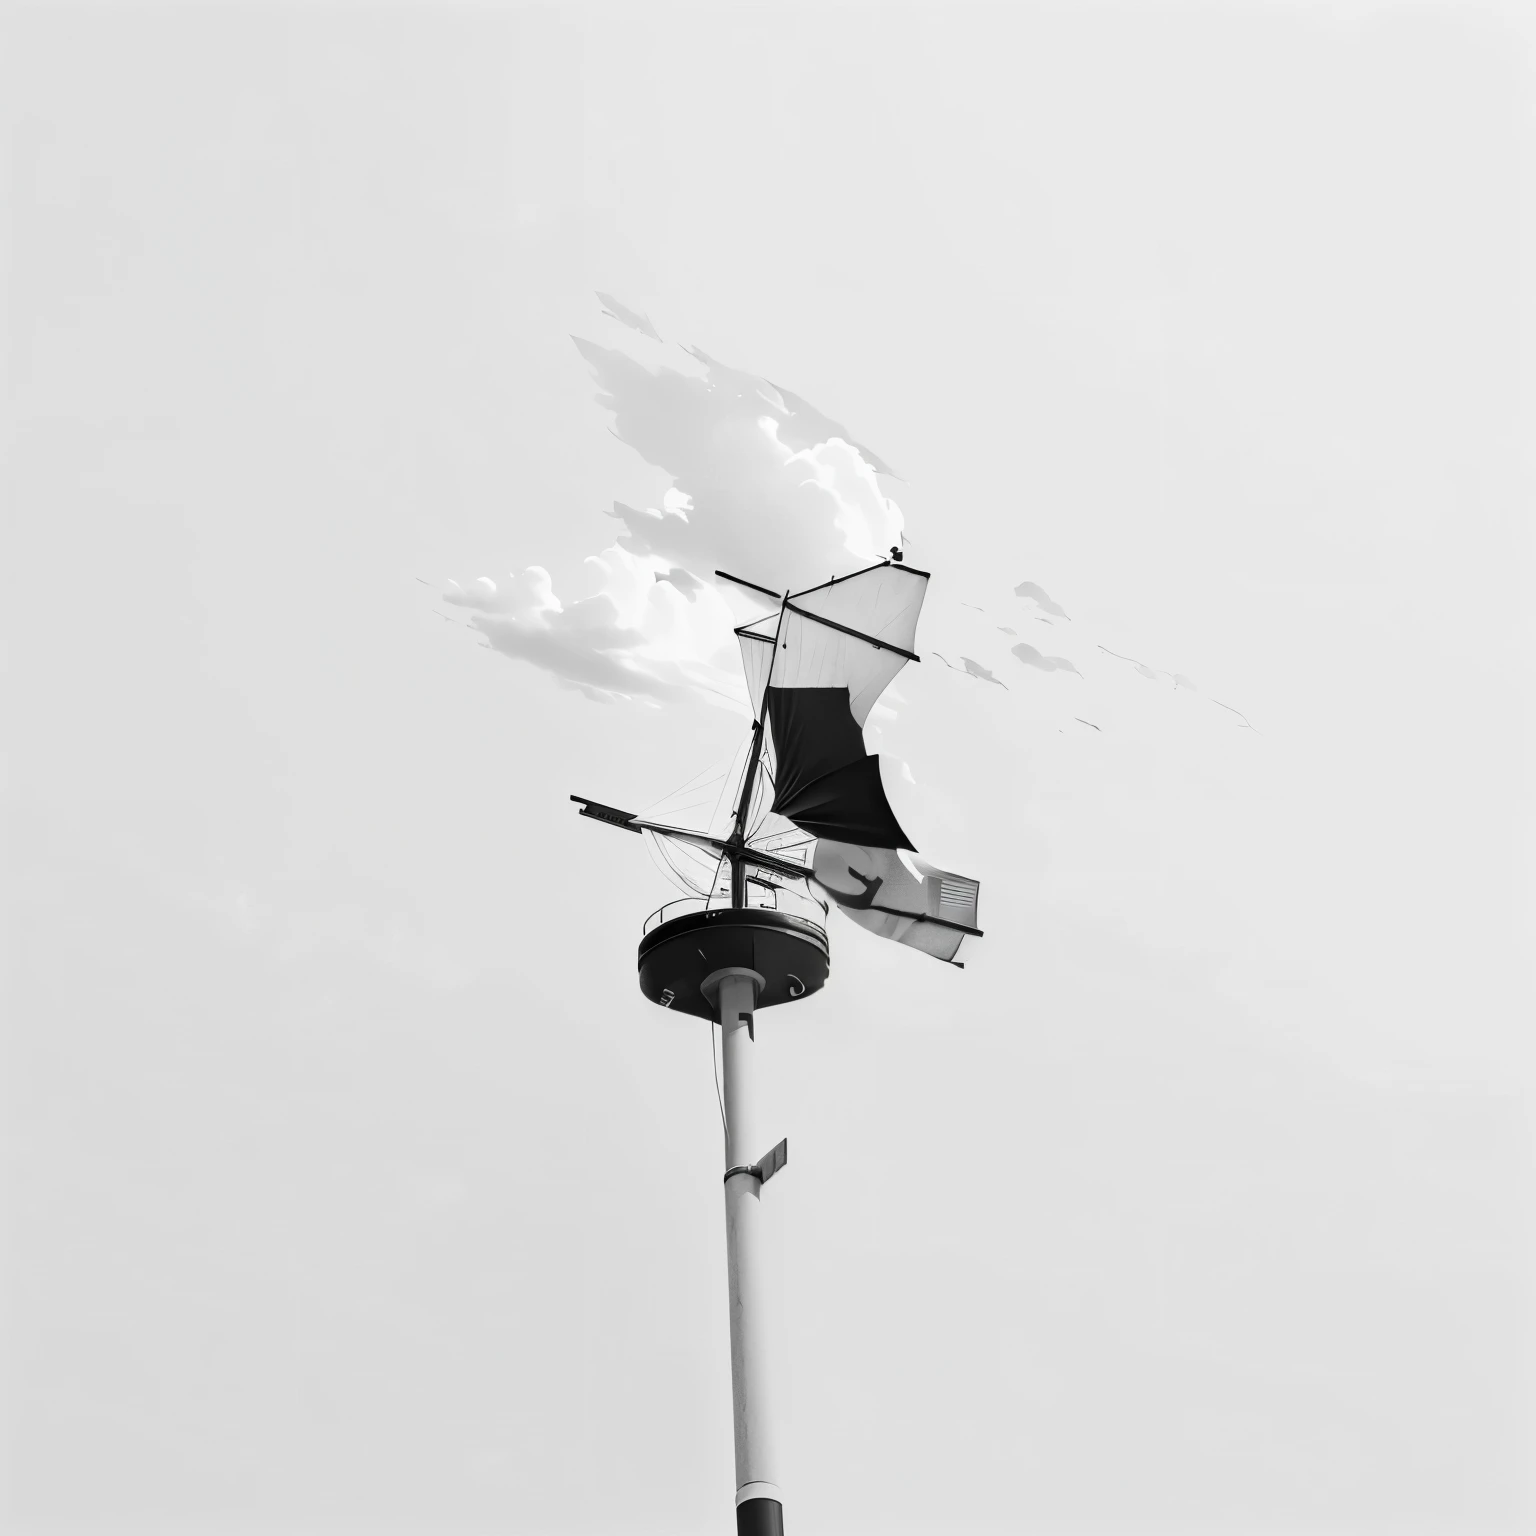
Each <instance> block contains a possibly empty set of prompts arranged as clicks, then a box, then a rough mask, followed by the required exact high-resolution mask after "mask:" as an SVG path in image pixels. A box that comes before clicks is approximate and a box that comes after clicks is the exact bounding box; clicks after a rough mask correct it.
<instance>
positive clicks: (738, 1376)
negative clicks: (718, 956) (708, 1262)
mask: <svg viewBox="0 0 1536 1536" xmlns="http://www.w3.org/2000/svg"><path fill="white" fill-rule="evenodd" d="M717 977H718V982H717V985H718V988H719V998H718V1007H719V1013H720V1033H721V1036H722V1053H721V1054H722V1055H723V1057H724V1073H725V1093H724V1097H725V1125H726V1150H725V1166H726V1178H725V1256H726V1269H727V1274H728V1278H729V1285H730V1309H731V1396H732V1401H733V1405H734V1408H735V1418H736V1529H737V1533H738V1536H782V1532H783V1530H784V1510H783V1495H782V1494H781V1493H780V1491H779V1461H778V1443H777V1437H776V1435H775V1432H774V1431H775V1425H774V1401H773V1381H772V1360H771V1359H770V1351H769V1339H768V1327H767V1322H768V1319H767V1308H766V1305H765V1303H766V1302H767V1299H768V1298H767V1286H768V1275H767V1263H766V1260H767V1255H766V1253H765V1252H764V1251H763V1228H762V1219H763V1212H762V1193H763V1186H762V1182H761V1180H760V1179H759V1178H758V1177H757V1176H756V1174H755V1172H751V1171H748V1170H750V1169H751V1168H752V1165H753V1164H755V1163H756V1162H757V1161H758V1159H759V1158H761V1157H762V1156H763V1154H764V1153H765V1152H767V1151H768V1150H769V1137H768V1135H767V1133H766V1132H765V1131H764V1129H763V1126H762V1123H761V1121H760V1120H759V1118H758V1114H757V1101H756V1095H755V1093H754V1091H753V1080H752V1079H753V1072H752V1068H753V1061H752V1057H753V1052H754V1041H753V1038H752V1037H753V1025H752V1013H753V1009H754V1007H755V1006H756V1002H757V994H758V991H759V990H760V989H761V988H762V986H763V984H764V983H763V978H762V977H761V976H759V975H758V974H757V972H756V971H749V970H745V969H738V968H735V967H733V968H731V969H729V970H726V971H719V972H716V973H715V975H714V976H711V977H710V978H709V981H708V982H706V983H705V987H706V994H705V995H706V996H707V995H708V991H709V982H715V981H716V978H717Z"/></svg>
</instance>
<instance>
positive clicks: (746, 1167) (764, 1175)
mask: <svg viewBox="0 0 1536 1536" xmlns="http://www.w3.org/2000/svg"><path fill="white" fill-rule="evenodd" d="M788 1161H789V1137H787V1136H786V1137H785V1138H784V1139H783V1141H781V1142H780V1143H779V1144H778V1146H776V1147H775V1148H774V1149H773V1151H771V1152H769V1153H768V1154H767V1155H766V1156H764V1157H761V1158H759V1159H758V1161H757V1162H755V1163H739V1164H737V1166H736V1167H734V1168H727V1169H726V1170H725V1176H726V1178H727V1179H733V1178H735V1176H736V1175H737V1174H738V1173H750V1174H751V1175H752V1177H753V1178H754V1179H756V1180H757V1182H758V1183H759V1184H766V1183H767V1182H768V1180H769V1179H771V1178H772V1177H773V1176H774V1174H776V1173H777V1172H778V1171H779V1169H780V1168H782V1167H783V1166H784V1165H785V1163H787V1162H788Z"/></svg>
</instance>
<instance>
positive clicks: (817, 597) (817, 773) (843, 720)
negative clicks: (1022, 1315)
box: [571, 549, 981, 1536]
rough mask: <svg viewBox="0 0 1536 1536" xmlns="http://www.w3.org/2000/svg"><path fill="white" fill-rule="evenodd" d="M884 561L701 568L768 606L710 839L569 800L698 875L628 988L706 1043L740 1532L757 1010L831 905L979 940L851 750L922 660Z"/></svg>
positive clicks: (746, 1528) (756, 1352)
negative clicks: (720, 1075)
mask: <svg viewBox="0 0 1536 1536" xmlns="http://www.w3.org/2000/svg"><path fill="white" fill-rule="evenodd" d="M891 555H892V558H891V559H889V560H884V561H881V562H880V563H879V564H877V565H871V566H868V567H866V568H865V569H863V570H860V571H855V572H853V573H852V574H851V575H849V576H843V577H834V578H833V579H832V580H831V581H828V582H825V583H823V584H822V585H821V586H818V587H810V588H808V589H807V590H805V591H803V592H786V593H783V594H780V593H777V592H773V591H770V590H769V589H768V588H766V587H760V586H758V585H756V583H754V582H750V581H743V580H742V579H741V578H740V577H738V576H730V575H727V573H726V572H724V571H716V572H715V574H716V575H717V576H719V577H721V578H723V579H724V580H726V581H730V582H732V583H734V584H735V585H737V586H740V587H743V588H746V589H747V590H749V591H751V592H754V593H756V594H758V596H760V597H762V598H764V599H767V600H769V601H770V602H771V603H772V604H773V605H774V607H773V609H772V610H771V611H769V612H768V613H766V614H765V615H764V616H763V617H762V618H759V619H756V620H754V621H752V622H751V623H748V624H744V625H742V626H741V627H740V628H739V629H737V630H736V636H737V639H738V641H739V642H740V645H741V659H742V666H743V668H744V670H745V672H746V679H747V691H748V695H749V699H750V702H751V706H752V716H753V725H752V739H751V745H750V748H749V750H748V754H747V759H746V763H745V765H744V767H743V769H742V774H741V780H740V783H739V785H738V786H737V789H736V794H735V797H734V804H735V810H734V814H733V816H732V821H731V827H730V830H729V832H728V834H727V835H725V836H721V837H716V836H712V835H710V834H708V833H705V832H698V831H693V830H690V829H688V828H686V827H678V826H670V825H666V824H664V823H660V822H653V821H648V820H644V819H642V818H641V817H639V816H638V815H633V814H631V813H629V812H627V811H619V810H615V809H614V808H613V807H612V806H608V805H603V804H601V803H599V802H598V801H596V800H589V799H586V798H585V797H583V796H581V795H572V796H571V798H572V800H574V801H576V802H577V803H578V804H579V805H580V806H581V814H582V815H583V816H589V817H592V818H593V819H595V820H597V821H602V822H606V823H608V824H610V825H612V826H616V827H623V828H625V829H626V830H628V831H631V832H638V833H643V834H645V835H647V836H649V837H650V838H652V839H654V840H655V842H656V844H657V845H658V846H659V847H660V848H661V849H662V850H663V852H664V854H665V852H666V851H667V850H669V849H670V850H675V851H676V852H677V853H678V854H681V855H683V856H684V857H685V858H691V859H692V860H693V861H694V867H695V868H696V869H700V870H702V871H703V876H702V878H696V879H695V880H694V881H693V882H691V887H692V889H693V890H694V891H695V893H696V894H695V896H694V897H693V898H692V899H691V900H686V901H683V902H674V903H670V904H669V905H668V906H666V907H663V908H662V909H661V910H660V911H659V912H657V913H654V914H653V915H652V917H651V919H649V920H648V921H647V923H646V925H645V931H644V933H643V935H642V937H641V940H640V955H639V967H640V990H641V991H642V992H643V993H644V994H645V996H646V997H647V998H649V999H650V1000H651V1001H652V1002H653V1003H659V1004H661V1005H662V1006H663V1007H666V1008H669V1009H671V1010H672V1011H674V1012H681V1013H688V1014H693V1015H696V1016H698V1017H701V1018H706V1019H710V1020H713V1021H717V1022H718V1023H719V1025H720V1029H721V1036H722V1056H723V1061H724V1084H723V1105H722V1107H723V1114H724V1120H725V1137H726V1148H725V1163H726V1168H725V1221H726V1260H727V1270H728V1277H729V1295H730V1325H731V1389H732V1400H733V1407H734V1411H735V1429H736V1529H737V1532H738V1536H782V1532H783V1529H784V1512H783V1496H782V1491H781V1487H780V1484H779V1464H778V1449H777V1445H776V1442H775V1435H774V1431H775V1427H776V1426H775V1421H774V1407H773V1401H774V1392H773V1383H772V1381H771V1379H770V1378H771V1352H770V1350H769V1348H768V1341H767V1338H766V1336H765V1326H766V1318H765V1309H764V1306H763V1301H764V1291H765V1289H766V1269H767V1266H766V1264H765V1254H764V1252H763V1234H762V1230H761V1227H760V1215H761V1201H762V1198H763V1187H764V1185H766V1183H767V1182H768V1181H769V1180H770V1179H771V1178H772V1177H773V1176H774V1174H776V1173H777V1172H778V1171H779V1169H780V1168H782V1167H783V1166H784V1163H785V1160H786V1157H787V1152H788V1147H787V1143H786V1142H784V1141H780V1142H779V1143H778V1144H777V1145H776V1146H773V1147H772V1148H768V1147H765V1145H764V1140H765V1138H764V1136H763V1135H762V1133H761V1127H760V1125H759V1122H758V1106H757V1102H756V1097H755V1095H754V1093H753V1091H752V1088H753V1085H752V1069H753V1052H754V1047H755V1041H756V1030H755V1024H754V1016H755V1013H756V1011H757V1010H758V1009H760V1008H768V1007H772V1006H774V1005H776V1004H779V1003H787V1002H792V1001H794V1000H795V999H797V998H801V997H806V996H808V995H809V994H810V993H812V992H816V991H819V990H820V988H821V987H822V985H823V984H824V983H825V982H826V979H827V973H828V970H829V968H830V950H829V947H828V944H827V934H826V929H825V927H824V926H823V923H824V920H825V917H826V914H827V911H828V910H829V906H830V905H833V904H835V905H836V906H838V907H839V908H841V910H842V911H843V912H844V913H845V914H846V916H848V917H849V918H850V919H851V920H852V921H854V922H855V923H858V924H859V925H860V926H861V927H863V928H868V929H869V930H870V931H871V932H872V933H875V934H878V935H879V936H881V937H882V938H887V939H894V940H895V941H896V942H897V943H899V944H906V945H909V946H910V947H912V948H915V949H921V950H923V951H924V952H926V953H927V954H930V955H933V956H934V957H936V958H937V959H940V960H944V961H948V962H950V963H951V964H955V965H959V964H960V963H961V962H960V961H958V960H957V959H956V955H957V954H958V952H959V949H960V946H961V944H962V943H964V941H965V939H966V938H967V937H969V936H973V935H974V936H977V937H979V936H980V932H981V930H980V929H979V928H977V926H976V900H977V893H978V890H979V887H978V884H977V882H976V881H974V880H968V879H965V878H964V877H962V876H959V875H952V874H949V873H947V872H946V871H944V870H941V869H936V868H934V867H933V866H932V865H931V864H927V863H925V862H924V861H923V860H922V859H920V858H918V857H917V853H916V849H915V848H914V847H913V845H912V843H911V841H910V840H909V839H908V837H907V835H906V833H905V832H904V831H903V830H902V828H901V825H900V824H899V823H898V821H897V820H896V816H895V813H894V812H893V811H892V809H891V805H890V802H889V800H888V799H887V798H886V793H885V786H884V784H883V783H882V781H881V777H880V759H879V757H878V756H876V755H872V754H871V753H869V752H868V751H867V750H866V749H865V743H864V722H865V721H866V720H867V719H868V717H869V712H870V710H871V709H872V708H873V707H874V704H875V701H876V700H877V699H878V698H879V697H880V695H881V694H882V693H883V692H884V691H885V689H886V688H887V687H888V686H889V685H890V683H891V681H892V679H894V678H895V676H896V674H897V673H898V672H900V671H901V669H902V668H903V667H904V666H905V665H906V664H907V663H908V662H909V661H917V660H918V659H919V658H918V656H917V654H916V651H915V650H914V645H915V642H916V639H917V620H918V615H919V613H920V612H921V610H922V606H923V598H924V595H925V594H926V591H927V586H928V575H927V573H926V572H924V571H918V570H914V569H912V567H910V566H908V565H907V564H905V562H904V561H903V559H902V555H901V551H900V550H899V549H893V550H892V551H891ZM770 789H771V800H769V790H770ZM765 801H767V802H768V803H767V804H766V805H765V803H764V802H765ZM669 862H670V863H672V867H674V869H675V868H677V864H676V862H675V861H672V860H669ZM678 909H685V910H678Z"/></svg>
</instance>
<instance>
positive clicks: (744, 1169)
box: [721, 1163, 763, 1184]
mask: <svg viewBox="0 0 1536 1536" xmlns="http://www.w3.org/2000/svg"><path fill="white" fill-rule="evenodd" d="M738 1173H750V1174H751V1175H752V1177H753V1178H754V1179H756V1180H757V1182H758V1183H759V1184H761V1183H762V1182H763V1170H762V1169H761V1168H759V1167H758V1166H757V1164H756V1163H744V1164H741V1165H740V1166H738V1167H735V1168H727V1169H726V1170H725V1178H724V1179H723V1180H722V1181H721V1182H722V1183H725V1184H729V1183H730V1182H731V1180H732V1179H734V1178H735V1177H736V1175H737V1174H738Z"/></svg>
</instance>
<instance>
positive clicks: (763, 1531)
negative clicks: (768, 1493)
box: [736, 1499, 784, 1536]
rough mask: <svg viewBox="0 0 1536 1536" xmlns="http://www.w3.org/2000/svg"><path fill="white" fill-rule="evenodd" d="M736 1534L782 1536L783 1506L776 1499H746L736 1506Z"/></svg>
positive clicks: (744, 1535) (740, 1535)
mask: <svg viewBox="0 0 1536 1536" xmlns="http://www.w3.org/2000/svg"><path fill="white" fill-rule="evenodd" d="M736 1536H784V1506H783V1505H782V1504H780V1503H779V1501H778V1500H777V1499H746V1500H744V1501H743V1502H742V1503H740V1504H738V1505H737V1506H736Z"/></svg>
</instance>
